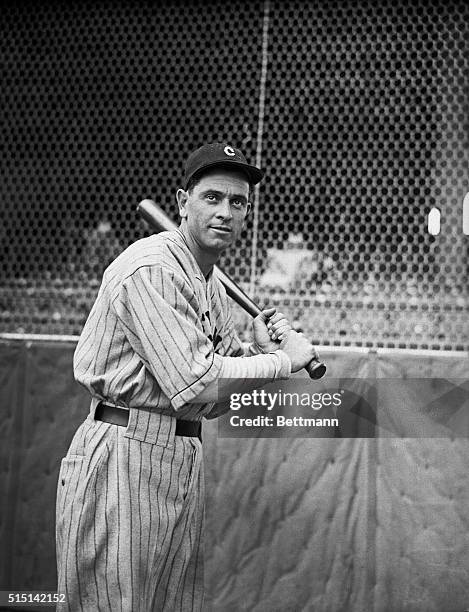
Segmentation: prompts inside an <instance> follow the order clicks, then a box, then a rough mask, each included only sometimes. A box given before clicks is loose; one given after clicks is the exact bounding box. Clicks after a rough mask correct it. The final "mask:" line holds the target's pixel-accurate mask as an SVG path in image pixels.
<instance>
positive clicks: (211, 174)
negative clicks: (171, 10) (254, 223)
mask: <svg viewBox="0 0 469 612" xmlns="http://www.w3.org/2000/svg"><path fill="white" fill-rule="evenodd" d="M177 199H178V204H179V213H180V215H181V217H182V218H183V219H185V231H186V232H187V234H188V237H189V238H190V240H191V242H193V243H195V245H197V248H198V249H200V250H201V251H203V252H209V253H221V252H222V251H224V250H225V249H226V248H227V247H228V246H230V244H231V243H232V242H234V241H235V240H236V239H237V238H238V237H239V235H240V233H241V230H242V229H243V224H244V220H245V218H246V215H247V214H248V212H249V208H250V204H249V202H248V199H249V183H248V181H247V178H246V177H245V175H244V174H243V173H240V172H237V171H233V170H228V169H224V168H214V169H213V170H210V171H207V173H205V174H204V175H203V176H202V178H201V179H200V180H199V182H198V183H197V184H196V185H195V187H194V188H193V189H192V191H191V192H187V191H184V190H182V189H180V190H179V191H178V193H177Z"/></svg>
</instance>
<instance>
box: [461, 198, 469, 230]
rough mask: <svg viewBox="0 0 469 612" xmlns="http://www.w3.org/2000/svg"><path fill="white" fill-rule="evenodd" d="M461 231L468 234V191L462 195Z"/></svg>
mask: <svg viewBox="0 0 469 612" xmlns="http://www.w3.org/2000/svg"><path fill="white" fill-rule="evenodd" d="M462 231H463V232H464V233H465V234H466V236H469V191H468V192H467V193H466V195H465V196H464V201H463V203H462Z"/></svg>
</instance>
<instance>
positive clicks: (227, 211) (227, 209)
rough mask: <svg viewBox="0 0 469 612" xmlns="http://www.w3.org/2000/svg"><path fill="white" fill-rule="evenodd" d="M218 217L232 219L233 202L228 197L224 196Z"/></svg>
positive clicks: (218, 210)
mask: <svg viewBox="0 0 469 612" xmlns="http://www.w3.org/2000/svg"><path fill="white" fill-rule="evenodd" d="M217 217H220V218H221V219H231V218H232V217H233V214H232V212H231V204H230V201H229V199H228V198H223V200H222V201H221V202H220V204H219V206H218V208H217Z"/></svg>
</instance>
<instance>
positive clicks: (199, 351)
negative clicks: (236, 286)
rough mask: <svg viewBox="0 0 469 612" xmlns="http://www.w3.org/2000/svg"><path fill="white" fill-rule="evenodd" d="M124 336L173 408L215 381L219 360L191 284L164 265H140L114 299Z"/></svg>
mask: <svg viewBox="0 0 469 612" xmlns="http://www.w3.org/2000/svg"><path fill="white" fill-rule="evenodd" d="M113 308H114V310H115V312H116V315H117V317H118V319H119V320H120V323H121V324H122V326H123V328H124V330H125V333H126V336H127V338H128V340H129V342H130V344H131V346H132V348H133V350H135V352H136V353H137V354H138V355H139V357H140V359H141V360H142V362H143V363H144V364H145V366H146V367H147V369H148V370H149V371H150V372H151V373H152V374H153V376H154V377H155V379H156V381H157V382H158V385H159V386H160V388H161V390H162V391H163V393H164V394H165V395H166V396H167V397H168V398H169V399H170V401H171V405H172V406H173V408H174V409H175V410H177V409H178V408H180V407H181V406H183V405H184V404H187V403H189V402H191V400H192V399H194V398H195V397H196V396H197V395H199V393H200V392H201V391H202V390H203V389H204V388H205V387H206V385H208V384H210V383H211V382H213V381H214V380H216V378H217V376H218V374H219V370H220V361H219V360H215V359H214V351H213V344H212V342H211V340H210V339H209V338H208V337H207V335H206V334H205V333H204V330H203V326H202V322H201V320H200V317H199V314H198V310H199V309H198V307H197V300H196V296H195V293H194V291H193V289H192V288H191V287H190V285H189V284H188V283H187V282H186V281H185V280H184V279H183V278H182V277H180V276H178V275H177V274H176V273H174V272H173V271H171V270H169V269H165V268H162V267H157V266H145V267H141V268H139V269H138V270H136V271H135V272H134V273H133V274H132V275H131V276H129V277H128V278H126V279H125V280H124V282H123V283H122V285H121V286H120V289H119V291H118V292H117V294H116V295H115V296H114V298H113Z"/></svg>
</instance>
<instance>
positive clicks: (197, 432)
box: [94, 402, 202, 440]
mask: <svg viewBox="0 0 469 612" xmlns="http://www.w3.org/2000/svg"><path fill="white" fill-rule="evenodd" d="M94 418H95V419H96V421H103V422H104V423H112V425H120V426H121V427H127V425H128V423H129V411H128V410H125V409H124V408H118V407H117V406H109V405H108V404H104V403H103V402H100V403H99V404H98V405H97V406H96V410H95V413H94ZM176 435H177V436H188V437H190V438H199V439H200V440H201V439H202V424H201V423H200V421H183V420H181V419H177V420H176Z"/></svg>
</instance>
